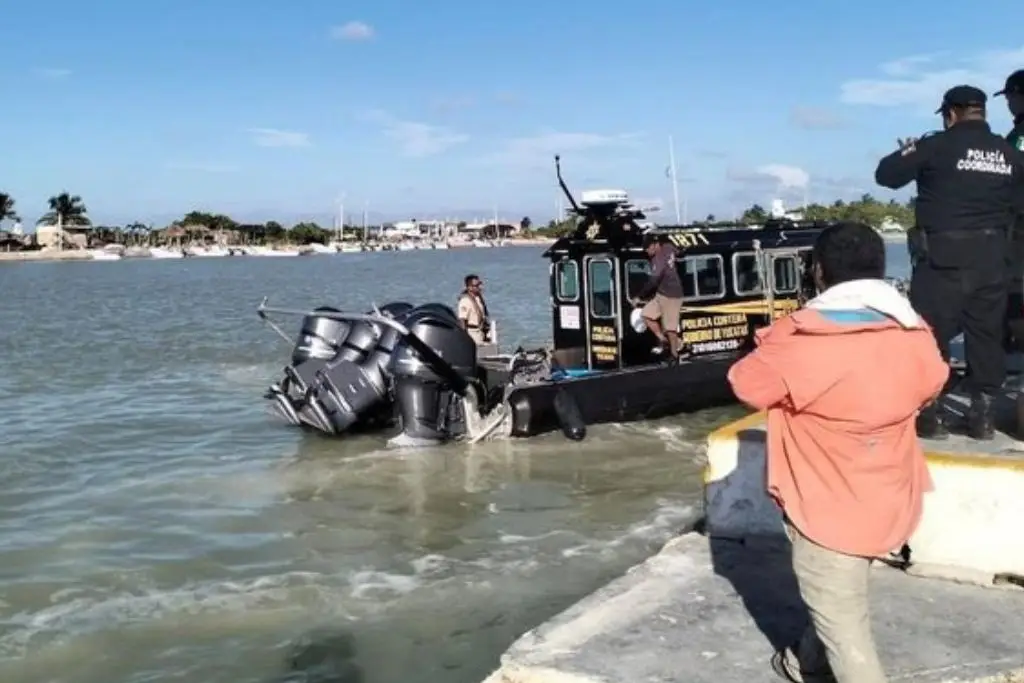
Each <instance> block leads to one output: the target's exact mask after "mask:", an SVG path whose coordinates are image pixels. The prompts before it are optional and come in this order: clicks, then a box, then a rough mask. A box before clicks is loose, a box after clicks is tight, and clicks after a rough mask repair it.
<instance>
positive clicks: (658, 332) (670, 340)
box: [632, 234, 683, 360]
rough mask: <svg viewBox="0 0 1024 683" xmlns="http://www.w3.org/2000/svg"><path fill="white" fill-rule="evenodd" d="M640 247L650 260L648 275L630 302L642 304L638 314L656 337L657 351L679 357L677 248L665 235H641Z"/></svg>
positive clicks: (680, 306) (680, 300) (680, 301)
mask: <svg viewBox="0 0 1024 683" xmlns="http://www.w3.org/2000/svg"><path fill="white" fill-rule="evenodd" d="M643 248H644V249H645V250H646V251H647V258H649V259H650V262H651V275H650V277H649V278H647V282H646V283H644V286H643V287H642V288H641V290H640V291H639V292H638V293H637V295H636V298H634V299H633V301H632V303H633V305H634V306H639V305H641V302H643V301H644V300H645V299H647V298H648V297H651V295H652V294H653V295H654V296H653V297H652V298H650V300H649V301H647V303H645V304H643V309H642V310H641V315H643V317H644V323H646V325H647V329H649V330H650V331H651V332H652V333H653V334H654V336H655V337H657V338H658V343H659V346H658V348H657V349H656V352H657V353H664V352H665V351H666V350H667V351H668V353H669V354H670V355H671V357H672V359H673V360H676V359H678V358H679V316H680V313H681V312H682V309H683V283H682V281H681V280H680V279H679V272H678V271H677V270H676V248H675V246H674V245H673V244H672V243H671V242H669V241H668V238H667V237H665V236H664V235H662V236H660V237H658V236H655V235H651V234H646V235H644V239H643Z"/></svg>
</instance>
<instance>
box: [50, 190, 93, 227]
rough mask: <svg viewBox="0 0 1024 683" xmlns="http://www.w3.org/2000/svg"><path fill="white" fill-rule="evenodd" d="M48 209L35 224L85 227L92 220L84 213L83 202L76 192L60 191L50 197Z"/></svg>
mask: <svg viewBox="0 0 1024 683" xmlns="http://www.w3.org/2000/svg"><path fill="white" fill-rule="evenodd" d="M48 203H49V205H50V210H49V211H47V212H46V213H45V214H43V217H42V218H40V219H39V221H38V223H37V225H59V226H61V227H79V228H87V227H89V226H90V225H92V221H91V220H89V217H88V216H87V215H86V214H87V213H88V210H87V209H86V208H85V203H84V202H83V201H82V198H81V197H79V196H78V195H77V194H75V195H73V194H68V193H67V192H61V193H60V194H59V195H57V196H56V197H50V200H49V202H48Z"/></svg>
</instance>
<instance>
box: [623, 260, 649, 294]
mask: <svg viewBox="0 0 1024 683" xmlns="http://www.w3.org/2000/svg"><path fill="white" fill-rule="evenodd" d="M650 276H651V262H650V261H648V260H647V259H630V260H628V261H626V296H628V297H629V298H630V299H633V298H635V297H637V296H639V295H640V290H642V289H643V288H644V285H645V284H647V278H649V277H650Z"/></svg>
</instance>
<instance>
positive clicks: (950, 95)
mask: <svg viewBox="0 0 1024 683" xmlns="http://www.w3.org/2000/svg"><path fill="white" fill-rule="evenodd" d="M986 101H988V96H987V95H986V94H985V93H984V91H982V90H981V89H979V88H975V87H974V86H973V85H957V86H954V87H952V88H950V89H949V90H947V91H946V94H945V95H943V96H942V104H941V105H940V106H939V108H938V109H936V110H935V113H936V114H941V113H942V112H943V111H945V110H946V109H948V108H950V107H970V106H977V107H983V106H985V102H986Z"/></svg>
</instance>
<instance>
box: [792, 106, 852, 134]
mask: <svg viewBox="0 0 1024 683" xmlns="http://www.w3.org/2000/svg"><path fill="white" fill-rule="evenodd" d="M789 121H790V123H792V124H793V125H794V126H796V127H797V128H803V129H805V130H834V129H836V128H843V127H845V126H846V121H845V120H844V119H843V118H842V117H841V116H839V114H837V113H836V112H834V111H831V110H830V109H822V108H820V107H794V108H793V110H792V111H790V113H789Z"/></svg>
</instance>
